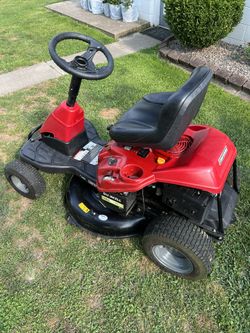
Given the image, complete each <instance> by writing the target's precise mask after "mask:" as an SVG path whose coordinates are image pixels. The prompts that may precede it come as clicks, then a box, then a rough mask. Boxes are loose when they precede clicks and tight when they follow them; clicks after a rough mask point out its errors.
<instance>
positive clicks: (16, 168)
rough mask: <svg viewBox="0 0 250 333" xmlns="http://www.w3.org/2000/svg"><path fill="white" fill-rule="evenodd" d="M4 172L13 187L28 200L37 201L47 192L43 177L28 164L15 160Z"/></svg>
mask: <svg viewBox="0 0 250 333" xmlns="http://www.w3.org/2000/svg"><path fill="white" fill-rule="evenodd" d="M4 172H5V176H6V178H7V180H8V182H9V183H10V184H11V186H12V187H13V188H14V189H15V190H16V191H17V192H18V193H20V194H21V195H23V196H24V197H26V198H29V199H37V198H39V197H40V196H41V195H42V194H43V192H44V191H45V188H46V184H45V181H44V179H43V177H42V176H41V175H40V173H39V172H38V171H37V170H36V169H35V168H34V167H33V166H31V165H29V164H27V163H24V162H22V161H20V160H14V161H12V162H10V163H9V164H7V165H6V166H5V169H4Z"/></svg>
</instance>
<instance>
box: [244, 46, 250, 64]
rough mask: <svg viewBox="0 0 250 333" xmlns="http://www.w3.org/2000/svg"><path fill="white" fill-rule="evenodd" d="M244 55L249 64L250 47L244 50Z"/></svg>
mask: <svg viewBox="0 0 250 333" xmlns="http://www.w3.org/2000/svg"><path fill="white" fill-rule="evenodd" d="M245 55H246V58H247V60H248V61H249V62H250V46H248V47H246V48H245Z"/></svg>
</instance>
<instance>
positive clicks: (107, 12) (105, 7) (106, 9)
mask: <svg viewBox="0 0 250 333" xmlns="http://www.w3.org/2000/svg"><path fill="white" fill-rule="evenodd" d="M103 14H104V15H105V16H107V17H110V9H109V3H104V4H103Z"/></svg>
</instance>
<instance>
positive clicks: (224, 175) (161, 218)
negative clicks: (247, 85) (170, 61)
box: [5, 33, 239, 280]
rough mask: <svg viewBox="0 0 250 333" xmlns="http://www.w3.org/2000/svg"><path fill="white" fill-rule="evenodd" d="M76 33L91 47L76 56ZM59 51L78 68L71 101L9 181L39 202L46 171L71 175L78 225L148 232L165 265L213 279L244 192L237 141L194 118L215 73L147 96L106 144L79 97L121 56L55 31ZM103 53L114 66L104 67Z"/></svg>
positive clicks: (31, 144) (40, 130)
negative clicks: (219, 247)
mask: <svg viewBox="0 0 250 333" xmlns="http://www.w3.org/2000/svg"><path fill="white" fill-rule="evenodd" d="M66 39H67V40H72V39H74V40H75V39H76V40H80V41H83V42H85V43H87V44H88V48H87V50H86V51H85V52H84V53H83V54H82V55H81V56H76V57H75V58H74V60H73V61H71V62H66V61H65V60H63V59H62V58H61V57H59V55H58V54H57V52H56V46H57V45H58V43H60V42H62V41H64V40H66ZM49 51H50V55H51V57H52V59H53V60H54V62H55V63H56V64H57V65H58V66H59V67H60V68H61V69H63V70H64V71H66V72H67V73H69V74H71V75H72V79H71V84H70V89H69V94H68V99H67V101H64V102H62V104H61V105H60V106H58V107H57V108H56V109H55V110H54V111H53V112H52V113H51V114H50V115H49V116H48V118H47V119H46V120H45V122H44V123H43V124H42V125H39V126H38V127H36V128H35V129H33V130H32V131H31V132H30V134H29V135H28V140H27V142H26V143H25V144H24V146H23V147H22V148H21V151H20V159H19V160H15V161H12V162H11V163H9V164H8V165H6V167H5V175H6V178H7V180H8V181H9V182H10V184H11V185H12V186H13V187H14V189H15V190H16V191H17V192H19V193H20V194H22V195H23V196H25V197H27V198H30V199H36V198H38V197H39V196H40V195H41V194H42V193H43V192H44V190H45V182H44V179H43V177H42V176H41V174H40V173H39V172H38V170H41V171H44V172H49V173H68V174H71V175H72V177H71V180H70V182H69V185H68V188H67V191H66V207H67V212H68V221H69V222H70V223H71V224H73V225H76V226H78V227H81V228H83V229H87V230H88V231H91V232H93V233H96V234H98V235H102V236H104V237H110V238H123V237H131V236H142V247H143V249H144V251H145V253H146V254H147V255H148V256H149V257H150V259H151V260H153V261H154V262H155V264H156V265H158V266H160V268H162V269H163V270H165V271H167V272H170V273H172V274H175V275H177V276H180V277H183V278H186V279H191V280H195V279H200V278H203V277H205V276H206V275H207V274H208V273H210V271H211V264H212V260H213V246H212V243H213V241H216V240H222V239H223V237H224V230H225V229H226V228H227V227H228V226H229V225H230V224H231V223H232V222H233V217H234V209H235V206H236V203H237V198H238V194H239V189H238V181H237V166H236V155H237V152H236V148H235V146H234V144H233V143H232V141H231V140H230V139H229V138H228V137H227V136H226V135H225V134H224V133H221V132H220V131H218V130H217V129H215V128H212V127H210V126H206V125H192V124H191V121H192V119H193V118H194V117H195V116H196V114H197V113H198V111H199V109H200V106H201V104H202V102H203V100H204V97H205V94H206V92H207V88H208V85H209V82H210V80H211V78H212V72H211V70H210V69H209V68H207V67H199V68H196V69H195V70H194V71H193V72H192V75H191V77H190V78H189V80H188V81H187V82H185V83H184V85H183V86H182V87H181V88H180V89H179V90H178V91H176V92H160V93H153V94H149V95H146V96H144V97H143V98H142V99H141V100H140V101H138V102H137V103H136V104H135V105H134V106H133V107H132V108H131V109H130V110H129V111H127V112H126V113H125V114H124V115H123V116H122V117H121V118H120V119H119V120H118V122H117V123H115V124H114V125H111V126H109V128H108V131H109V135H110V137H111V139H112V140H111V141H109V142H104V141H103V140H102V139H101V138H100V137H99V135H98V133H97V132H96V130H95V128H94V126H93V125H92V124H91V123H90V122H89V121H88V120H87V119H84V113H83V109H82V108H81V107H80V106H79V105H78V104H77V102H76V99H77V95H78V92H79V89H80V85H81V81H82V80H83V79H85V80H101V79H104V78H106V77H107V76H109V75H110V74H111V73H112V71H113V67H114V62H113V58H112V55H111V54H110V52H109V51H108V50H107V48H106V47H105V46H103V45H102V44H101V43H99V42H97V41H96V40H94V39H93V38H90V37H87V36H83V35H81V34H78V33H62V34H59V35H57V36H55V37H54V38H53V39H52V40H51V42H50V44H49ZM97 52H101V53H103V55H104V56H105V57H106V60H107V64H106V65H103V66H102V67H99V66H98V67H96V65H95V64H94V62H93V58H94V56H95V54H96V53H97Z"/></svg>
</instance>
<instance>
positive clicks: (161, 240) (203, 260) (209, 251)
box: [142, 214, 214, 280]
mask: <svg viewBox="0 0 250 333" xmlns="http://www.w3.org/2000/svg"><path fill="white" fill-rule="evenodd" d="M142 245H143V249H144V251H145V252H146V254H147V255H148V256H149V258H150V259H151V260H152V261H153V262H154V263H155V264H156V265H158V266H159V267H160V268H161V269H163V270H164V271H167V272H169V273H171V274H174V275H176V276H178V277H182V278H185V279H189V280H199V279H203V278H205V277H206V276H207V275H208V274H209V273H210V272H211V264H212V261H213V257H214V250H213V246H212V240H211V238H210V237H209V236H208V235H207V234H206V233H205V232H204V231H203V230H202V229H201V228H199V227H198V226H196V225H194V224H193V223H191V222H189V221H188V220H187V219H185V218H184V217H181V216H177V215H174V214H171V215H165V216H161V217H159V218H156V219H155V220H153V221H152V222H151V223H150V224H149V225H148V226H147V228H146V230H145V233H144V235H143V239H142Z"/></svg>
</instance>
